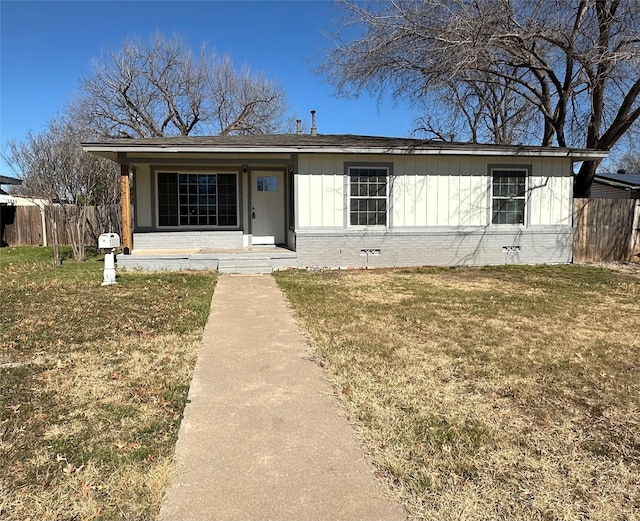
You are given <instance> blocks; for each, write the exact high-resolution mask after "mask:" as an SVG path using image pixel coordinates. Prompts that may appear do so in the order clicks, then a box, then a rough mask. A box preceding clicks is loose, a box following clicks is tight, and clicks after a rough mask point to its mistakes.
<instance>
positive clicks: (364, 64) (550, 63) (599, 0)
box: [324, 0, 640, 196]
mask: <svg viewBox="0 0 640 521" xmlns="http://www.w3.org/2000/svg"><path fill="white" fill-rule="evenodd" d="M340 3H341V4H342V6H343V8H344V19H343V22H344V27H345V28H347V29H349V31H348V33H349V34H353V27H354V26H357V27H358V29H359V30H360V36H359V37H357V38H355V39H349V40H343V39H341V37H340V35H337V36H336V38H335V43H336V46H335V48H334V49H332V50H331V52H330V54H329V56H328V59H327V62H326V65H325V68H324V70H325V71H326V72H327V73H328V75H329V78H330V79H331V80H332V81H333V82H334V83H335V84H336V86H337V87H338V90H339V92H342V93H346V94H356V95H357V94H359V93H360V92H362V91H365V90H366V91H371V92H377V93H380V92H383V91H387V90H390V91H391V93H392V94H393V95H395V96H397V97H403V98H408V99H410V100H412V101H417V100H421V99H424V98H428V97H429V96H434V94H436V93H439V92H442V90H443V89H446V88H447V87H450V86H451V85H454V86H455V88H456V89H457V92H465V91H466V88H467V87H468V86H471V85H473V86H474V90H476V88H477V89H479V90H481V91H483V92H484V91H496V92H497V93H500V92H501V89H502V92H509V93H510V95H513V96H515V98H514V99H518V100H519V101H518V102H517V103H516V104H515V106H516V107H522V105H521V102H526V103H527V104H528V105H529V106H530V107H532V108H534V109H535V113H536V115H537V117H536V118H523V119H522V120H521V121H516V122H512V123H516V125H515V128H518V129H519V130H518V133H519V134H520V135H525V136H526V135H527V134H528V133H530V132H532V133H535V134H536V135H537V137H538V142H539V143H540V144H542V145H552V144H556V145H558V146H583V147H587V148H596V149H605V150H610V149H611V148H612V147H613V146H614V145H615V144H616V143H617V142H618V140H619V139H620V138H621V137H622V136H623V135H624V134H625V133H626V132H627V131H628V130H629V128H630V127H631V126H632V125H633V123H634V122H635V121H636V120H638V118H639V117H640V102H639V100H640V3H638V2H637V1H636V0H555V1H553V2H551V1H549V0H393V1H386V2H365V3H363V2H359V1H352V0H340ZM501 97H502V96H501V95H498V96H497V98H498V99H500V98H501ZM469 99H471V100H472V106H473V107H474V110H475V109H477V107H478V106H479V105H476V104H478V103H481V101H480V100H474V99H473V98H465V99H464V101H465V102H466V101H468V100H469ZM470 114H471V115H473V114H474V112H473V111H471V112H470ZM471 121H472V122H473V121H475V119H474V118H471ZM500 124H501V123H499V125H500ZM472 131H473V129H471V132H472ZM509 134H510V132H508V133H507V134H506V136H507V137H508V136H509ZM493 137H494V138H495V137H496V136H493ZM597 165H598V163H597V162H585V163H583V164H582V166H581V168H580V171H579V173H578V175H577V177H576V184H575V193H576V195H577V196H587V195H588V194H589V192H590V189H591V184H592V182H593V175H594V174H595V170H596V168H597Z"/></svg>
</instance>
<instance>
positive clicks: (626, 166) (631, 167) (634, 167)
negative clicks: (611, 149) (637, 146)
mask: <svg viewBox="0 0 640 521" xmlns="http://www.w3.org/2000/svg"><path fill="white" fill-rule="evenodd" d="M617 168H618V170H622V171H624V172H628V173H630V174H640V151H638V150H635V151H631V152H627V153H626V154H625V155H624V156H622V158H621V159H620V160H619V161H618V162H617Z"/></svg>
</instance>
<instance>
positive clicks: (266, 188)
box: [257, 175, 278, 192]
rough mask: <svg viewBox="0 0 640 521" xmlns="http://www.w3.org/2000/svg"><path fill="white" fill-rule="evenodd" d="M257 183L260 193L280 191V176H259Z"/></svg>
mask: <svg viewBox="0 0 640 521" xmlns="http://www.w3.org/2000/svg"><path fill="white" fill-rule="evenodd" d="M257 182H258V192H277V191H278V176H276V175H259V176H258V181H257Z"/></svg>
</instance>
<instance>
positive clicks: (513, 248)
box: [502, 246, 520, 253]
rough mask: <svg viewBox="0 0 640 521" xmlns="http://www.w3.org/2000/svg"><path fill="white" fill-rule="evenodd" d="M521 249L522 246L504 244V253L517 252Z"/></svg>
mask: <svg viewBox="0 0 640 521" xmlns="http://www.w3.org/2000/svg"><path fill="white" fill-rule="evenodd" d="M519 251H520V246H503V247H502V253H517V252H519Z"/></svg>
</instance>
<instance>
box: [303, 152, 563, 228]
mask: <svg viewBox="0 0 640 521" xmlns="http://www.w3.org/2000/svg"><path fill="white" fill-rule="evenodd" d="M345 163H349V164H358V163H361V164H363V165H375V164H389V163H392V164H393V172H392V177H391V179H390V185H389V189H390V194H391V200H390V210H389V227H390V228H415V227H432V226H446V227H455V226H487V225H488V224H489V223H490V220H491V194H490V175H489V168H490V165H493V166H502V165H505V166H514V167H516V166H523V167H530V168H531V175H530V177H529V192H528V197H527V216H528V217H527V225H528V226H571V224H572V222H571V220H572V206H571V201H572V183H573V179H572V175H571V162H570V160H569V159H563V158H530V157H528V158H525V157H522V158H521V157H485V156H478V157H469V156H466V157H464V156H406V157H403V156H396V155H346V154H334V155H331V154H313V155H300V156H299V157H298V165H297V166H298V168H297V175H296V193H297V205H296V229H306V228H323V229H327V228H344V227H345V225H346V223H347V218H346V215H345V214H346V212H347V205H348V201H347V200H346V195H347V194H346V193H345V191H346V190H347V186H346V180H345V174H344V171H345V170H344V165H345Z"/></svg>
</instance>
